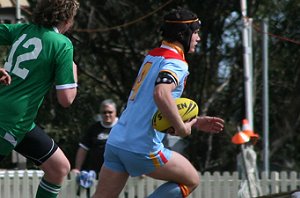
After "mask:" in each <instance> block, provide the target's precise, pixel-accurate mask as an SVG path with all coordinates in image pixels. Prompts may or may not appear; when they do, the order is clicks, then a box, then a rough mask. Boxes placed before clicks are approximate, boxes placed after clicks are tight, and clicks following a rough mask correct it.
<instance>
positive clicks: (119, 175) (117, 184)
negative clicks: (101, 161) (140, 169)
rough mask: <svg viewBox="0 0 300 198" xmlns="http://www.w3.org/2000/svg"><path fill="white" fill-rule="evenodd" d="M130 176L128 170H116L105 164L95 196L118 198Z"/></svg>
mask: <svg viewBox="0 0 300 198" xmlns="http://www.w3.org/2000/svg"><path fill="white" fill-rule="evenodd" d="M128 177H129V175H128V173H126V172H116V171H113V170H111V169H109V168H106V167H105V166H104V165H103V166H102V168H101V171H100V173H99V180H98V184H97V189H96V192H95V194H94V196H93V198H100V197H101V198H114V197H116V198H117V197H118V196H119V194H120V192H121V191H122V189H123V188H124V186H125V184H126V182H127V179H128Z"/></svg>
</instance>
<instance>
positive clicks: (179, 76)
mask: <svg viewBox="0 0 300 198" xmlns="http://www.w3.org/2000/svg"><path fill="white" fill-rule="evenodd" d="M161 71H167V72H169V73H171V74H172V75H173V77H174V78H175V79H176V80H177V85H176V88H175V89H174V90H173V91H172V96H173V98H178V97H180V96H181V95H182V92H183V90H184V86H185V81H186V78H187V76H188V75H189V72H188V65H187V63H186V61H185V60H184V57H182V55H180V54H179V53H178V52H177V51H176V50H175V49H174V48H172V47H170V46H167V45H162V46H161V47H160V48H155V49H153V50H151V51H150V52H149V53H148V55H147V56H146V57H145V59H144V62H143V64H142V66H141V68H140V71H139V73H138V76H137V78H136V81H135V84H134V86H133V88H132V91H131V93H130V96H129V99H128V102H127V106H126V109H125V110H124V112H123V113H122V115H121V117H120V119H119V121H118V123H117V124H116V125H115V126H114V127H113V128H112V130H111V132H110V135H109V138H108V141H107V144H110V145H112V146H114V147H117V148H121V149H123V150H127V151H130V152H134V153H140V154H146V155H152V154H153V153H157V152H158V151H160V150H161V149H162V148H163V144H162V140H163V138H164V136H165V134H164V133H161V132H158V131H156V130H155V129H153V127H152V116H153V115H154V113H155V112H156V111H157V106H156V103H155V101H154V98H153V92H154V87H155V81H156V79H157V76H158V74H159V72H161Z"/></svg>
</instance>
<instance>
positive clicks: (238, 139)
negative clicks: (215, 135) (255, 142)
mask: <svg viewBox="0 0 300 198" xmlns="http://www.w3.org/2000/svg"><path fill="white" fill-rule="evenodd" d="M249 141H250V136H248V135H247V134H245V133H244V132H243V131H240V132H237V133H236V134H235V135H234V136H233V137H232V138H231V142H232V143H233V144H244V143H246V142H249Z"/></svg>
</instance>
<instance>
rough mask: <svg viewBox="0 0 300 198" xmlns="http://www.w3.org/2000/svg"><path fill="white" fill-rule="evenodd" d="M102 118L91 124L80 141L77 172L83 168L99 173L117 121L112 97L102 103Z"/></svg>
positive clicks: (76, 162) (76, 163) (76, 160)
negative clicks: (110, 135)
mask: <svg viewBox="0 0 300 198" xmlns="http://www.w3.org/2000/svg"><path fill="white" fill-rule="evenodd" d="M100 115H101V116H100V119H99V121H97V122H96V123H94V124H93V125H91V126H90V127H89V128H88V130H87V131H86V133H85V134H84V135H83V137H82V138H81V140H80V142H79V147H78V150H77V154H76V158H75V168H74V169H73V170H72V171H73V172H75V173H80V171H81V170H87V171H89V170H94V171H95V172H96V173H98V172H99V171H100V169H101V166H102V163H103V160H104V159H103V154H104V148H105V144H106V140H107V138H108V135H109V132H110V130H111V128H112V127H113V126H114V125H115V124H116V123H117V121H118V117H117V108H116V103H115V102H114V101H113V100H111V99H106V100H104V101H103V102H102V103H101V105H100Z"/></svg>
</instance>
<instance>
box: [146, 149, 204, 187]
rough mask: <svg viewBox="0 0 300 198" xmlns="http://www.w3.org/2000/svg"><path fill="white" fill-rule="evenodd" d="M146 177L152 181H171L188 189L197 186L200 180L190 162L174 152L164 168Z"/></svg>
mask: <svg viewBox="0 0 300 198" xmlns="http://www.w3.org/2000/svg"><path fill="white" fill-rule="evenodd" d="M147 175H148V176H150V177H152V178H154V179H160V180H166V181H173V182H176V183H179V184H184V185H187V186H190V187H194V186H196V185H198V183H199V180H200V178H199V174H198V172H197V170H196V169H195V168H194V166H193V165H192V164H191V163H190V161H189V160H188V159H186V158H185V157H184V156H182V155H181V154H179V153H177V152H174V151H172V156H171V158H170V160H169V161H168V162H167V163H166V164H165V165H164V166H162V167H159V168H157V169H156V170H155V171H154V172H152V173H150V174H147Z"/></svg>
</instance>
